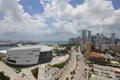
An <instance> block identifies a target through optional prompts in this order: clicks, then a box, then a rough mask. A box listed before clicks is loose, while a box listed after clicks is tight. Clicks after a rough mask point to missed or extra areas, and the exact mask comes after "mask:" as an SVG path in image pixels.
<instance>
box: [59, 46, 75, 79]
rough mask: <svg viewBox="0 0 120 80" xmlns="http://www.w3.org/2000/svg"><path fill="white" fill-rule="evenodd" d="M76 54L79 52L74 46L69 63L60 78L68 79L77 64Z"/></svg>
mask: <svg viewBox="0 0 120 80" xmlns="http://www.w3.org/2000/svg"><path fill="white" fill-rule="evenodd" d="M76 55H77V52H75V50H74V47H73V48H72V53H71V57H70V61H69V64H68V65H67V67H66V68H65V69H64V70H63V71H62V74H61V77H60V78H59V80H66V77H68V76H69V75H70V72H71V71H72V70H73V69H74V67H75V65H76Z"/></svg>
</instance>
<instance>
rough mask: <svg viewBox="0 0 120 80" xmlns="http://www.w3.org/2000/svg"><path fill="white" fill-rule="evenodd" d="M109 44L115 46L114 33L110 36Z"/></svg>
mask: <svg viewBox="0 0 120 80" xmlns="http://www.w3.org/2000/svg"><path fill="white" fill-rule="evenodd" d="M111 44H112V45H114V44H115V33H112V34H111Z"/></svg>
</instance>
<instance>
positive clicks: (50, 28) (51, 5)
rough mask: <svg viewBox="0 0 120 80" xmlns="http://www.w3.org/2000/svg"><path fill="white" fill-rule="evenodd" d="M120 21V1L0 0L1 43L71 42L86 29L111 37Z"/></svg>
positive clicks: (118, 27) (119, 27)
mask: <svg viewBox="0 0 120 80" xmlns="http://www.w3.org/2000/svg"><path fill="white" fill-rule="evenodd" d="M10 4H12V5H10ZM119 21H120V0H10V1H8V0H0V28H1V29H0V39H2V40H3V39H6V40H9V39H13V40H57V41H58V40H68V38H70V37H77V36H80V34H81V30H83V29H89V30H91V31H92V34H96V33H98V32H99V33H104V34H105V35H107V36H109V35H110V34H111V33H112V32H116V33H117V34H119V31H120V23H119ZM108 33H109V34H108Z"/></svg>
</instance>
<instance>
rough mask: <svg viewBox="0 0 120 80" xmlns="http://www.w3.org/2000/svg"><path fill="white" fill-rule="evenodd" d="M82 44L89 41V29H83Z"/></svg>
mask: <svg viewBox="0 0 120 80" xmlns="http://www.w3.org/2000/svg"><path fill="white" fill-rule="evenodd" d="M81 37H82V44H83V45H84V44H86V42H87V30H83V31H82V36H81Z"/></svg>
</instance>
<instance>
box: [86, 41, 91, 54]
mask: <svg viewBox="0 0 120 80" xmlns="http://www.w3.org/2000/svg"><path fill="white" fill-rule="evenodd" d="M90 52H91V44H90V42H87V43H86V53H90Z"/></svg>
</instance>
